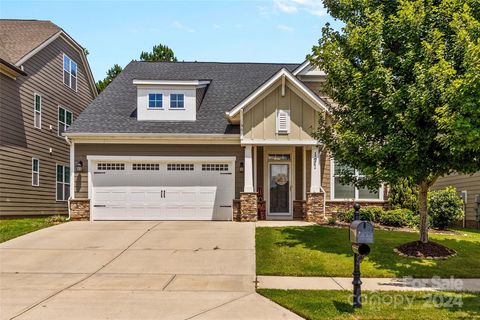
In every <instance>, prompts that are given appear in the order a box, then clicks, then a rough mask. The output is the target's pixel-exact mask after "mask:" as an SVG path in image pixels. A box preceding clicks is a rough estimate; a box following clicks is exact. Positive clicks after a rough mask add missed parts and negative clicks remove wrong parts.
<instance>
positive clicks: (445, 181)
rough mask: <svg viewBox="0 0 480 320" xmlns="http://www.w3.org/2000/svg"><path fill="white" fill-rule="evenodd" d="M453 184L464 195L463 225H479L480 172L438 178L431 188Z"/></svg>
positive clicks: (477, 226)
mask: <svg viewBox="0 0 480 320" xmlns="http://www.w3.org/2000/svg"><path fill="white" fill-rule="evenodd" d="M448 186H453V187H455V188H456V189H457V192H458V193H459V194H462V193H463V194H464V196H466V200H467V201H466V206H465V226H466V227H469V228H475V227H476V228H479V227H480V209H479V207H480V172H477V173H474V174H471V175H460V174H456V173H454V174H451V175H448V176H445V177H442V178H439V179H438V180H437V182H436V183H435V184H434V185H433V187H432V189H437V190H438V189H443V188H445V187H448Z"/></svg>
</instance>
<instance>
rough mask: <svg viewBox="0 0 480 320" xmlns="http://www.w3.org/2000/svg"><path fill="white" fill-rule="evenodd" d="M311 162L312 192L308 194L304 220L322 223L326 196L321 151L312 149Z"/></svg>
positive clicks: (316, 148) (315, 148)
mask: <svg viewBox="0 0 480 320" xmlns="http://www.w3.org/2000/svg"><path fill="white" fill-rule="evenodd" d="M311 162H312V165H311V172H310V174H311V176H310V192H307V201H306V203H305V217H304V218H305V220H306V221H313V222H322V221H323V220H325V206H324V201H325V194H324V193H323V192H322V191H321V190H322V188H321V185H320V181H321V179H320V177H321V170H320V151H319V150H318V147H316V146H315V147H313V148H312V159H311Z"/></svg>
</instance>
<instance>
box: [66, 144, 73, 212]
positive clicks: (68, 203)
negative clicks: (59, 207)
mask: <svg viewBox="0 0 480 320" xmlns="http://www.w3.org/2000/svg"><path fill="white" fill-rule="evenodd" d="M65 141H66V142H67V144H68V145H69V147H70V153H69V154H70V180H72V172H74V171H72V170H75V168H74V167H73V168H72V167H71V164H72V159H73V155H72V151H73V141H70V139H68V137H67V136H65ZM73 176H75V173H73ZM73 183H74V182H73V180H72V181H70V184H71V185H73ZM70 191H71V190H70ZM71 199H72V192H70V196H69V197H68V200H67V206H68V219H67V221H70V218H71V211H70V200H71Z"/></svg>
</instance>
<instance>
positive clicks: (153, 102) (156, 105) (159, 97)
mask: <svg viewBox="0 0 480 320" xmlns="http://www.w3.org/2000/svg"><path fill="white" fill-rule="evenodd" d="M148 108H149V109H161V108H163V94H161V93H149V94H148Z"/></svg>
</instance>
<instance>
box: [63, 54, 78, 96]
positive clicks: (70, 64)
mask: <svg viewBox="0 0 480 320" xmlns="http://www.w3.org/2000/svg"><path fill="white" fill-rule="evenodd" d="M63 83H64V84H65V85H67V86H68V87H70V88H71V89H73V90H75V91H77V64H76V63H75V62H74V61H73V60H72V59H70V58H69V57H68V56H67V55H66V54H64V55H63Z"/></svg>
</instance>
